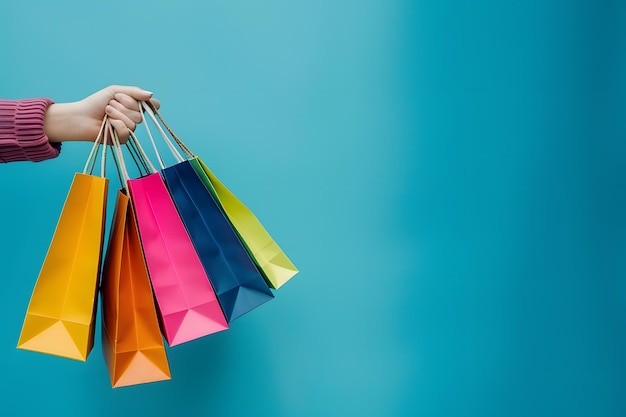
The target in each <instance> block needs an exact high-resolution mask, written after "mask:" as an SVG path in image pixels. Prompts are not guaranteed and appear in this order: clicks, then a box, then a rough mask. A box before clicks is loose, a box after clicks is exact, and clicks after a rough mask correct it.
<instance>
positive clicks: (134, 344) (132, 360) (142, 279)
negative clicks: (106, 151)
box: [101, 148, 171, 388]
mask: <svg viewBox="0 0 626 417" xmlns="http://www.w3.org/2000/svg"><path fill="white" fill-rule="evenodd" d="M117 151H118V152H120V151H121V150H120V149H119V148H117ZM101 292H102V310H103V313H102V351H103V354H104V358H105V362H106V364H107V367H108V369H109V375H110V377H111V385H112V386H113V388H117V387H122V386H127V385H135V384H142V383H146V382H155V381H163V380H168V379H171V374H170V370H169V365H168V361H167V356H166V353H165V345H164V342H163V338H162V337H161V331H160V328H159V321H158V318H157V311H156V307H155V304H154V296H153V294H152V288H151V286H150V278H149V276H148V270H147V268H146V263H145V260H144V256H143V251H142V248H141V242H140V240H139V231H138V229H137V223H136V220H135V214H134V210H133V206H132V204H131V203H130V199H129V198H128V196H127V194H126V191H125V190H120V191H119V192H118V194H117V203H116V207H115V213H114V217H113V226H112V228H111V235H110V238H109V245H108V248H107V253H106V257H105V260H104V271H103V275H102V285H101Z"/></svg>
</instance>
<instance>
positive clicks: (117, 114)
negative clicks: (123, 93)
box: [105, 100, 141, 143]
mask: <svg viewBox="0 0 626 417" xmlns="http://www.w3.org/2000/svg"><path fill="white" fill-rule="evenodd" d="M111 102H112V103H113V104H109V105H108V106H106V109H105V112H106V114H107V115H108V116H109V121H110V122H111V124H112V125H113V127H114V128H115V130H117V133H118V135H119V138H120V142H122V143H124V142H126V140H128V136H129V133H128V131H129V130H135V127H136V126H137V123H138V122H137V123H136V122H134V121H133V119H131V118H130V117H129V116H128V115H127V113H128V112H124V110H122V109H119V107H120V106H121V104H119V102H114V101H113V100H111ZM123 108H124V107H123ZM124 109H125V108H124ZM139 122H141V115H139Z"/></svg>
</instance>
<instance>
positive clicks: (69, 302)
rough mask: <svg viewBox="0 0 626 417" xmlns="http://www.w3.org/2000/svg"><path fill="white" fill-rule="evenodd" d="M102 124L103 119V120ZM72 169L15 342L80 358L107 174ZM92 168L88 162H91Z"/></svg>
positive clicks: (89, 331)
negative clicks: (49, 241) (71, 179)
mask: <svg viewBox="0 0 626 417" xmlns="http://www.w3.org/2000/svg"><path fill="white" fill-rule="evenodd" d="M103 126H104V124H103ZM101 135H102V130H101V133H100V134H99V135H98V138H97V139H96V141H95V142H94V147H93V148H92V151H91V154H90V155H89V158H88V161H87V164H86V165H85V170H84V171H83V173H82V174H81V173H76V174H75V176H74V181H73V182H72V185H71V187H70V191H69V194H68V196H67V199H66V201H65V205H64V206H63V210H62V212H61V216H60V218H59V222H58V223H57V227H56V230H55V232H54V236H53V238H52V242H51V244H50V247H49V249H48V254H47V255H46V258H45V261H44V263H43V266H42V268H41V272H40V273H39V278H38V279H37V283H36V284H35V288H34V290H33V294H32V296H31V299H30V303H29V305H28V310H27V312H26V318H25V319H24V325H23V327H22V333H21V335H20V339H19V342H18V345H17V347H18V348H19V349H25V350H32V351H36V352H41V353H48V354H51V355H57V356H63V357H67V358H71V359H77V360H82V361H85V360H86V359H87V355H89V352H90V351H91V348H92V347H93V342H94V319H95V313H96V305H97V303H96V297H97V286H98V279H99V271H100V262H101V255H102V243H103V242H102V239H103V234H104V219H105V204H106V195H107V186H108V180H107V179H106V178H104V177H103V175H104V161H105V154H106V150H105V149H104V148H103V149H102V174H101V175H102V176H100V177H98V176H93V175H90V174H88V173H87V171H88V167H89V166H90V165H91V162H92V160H94V161H95V158H96V154H97V149H98V146H99V145H100V144H101V141H100V138H101V137H102V138H103V141H106V136H101ZM91 169H93V166H92V168H91Z"/></svg>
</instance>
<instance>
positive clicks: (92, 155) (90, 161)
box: [83, 115, 108, 177]
mask: <svg viewBox="0 0 626 417" xmlns="http://www.w3.org/2000/svg"><path fill="white" fill-rule="evenodd" d="M107 123H108V117H107V116H106V115H105V116H104V119H102V124H101V125H100V129H99V130H98V135H97V136H96V139H95V140H94V141H93V146H92V147H91V151H90V152H89V156H88V157H87V162H86V163H85V168H83V174H86V175H87V170H88V169H89V166H90V165H91V169H89V174H88V175H91V173H92V172H93V168H94V165H95V163H96V158H97V156H98V151H99V150H100V147H99V145H105V146H106V144H107V132H106V129H105V126H106V124H107ZM101 140H102V143H100V141H101ZM105 172H106V148H105V149H104V150H103V151H102V162H101V167H100V176H101V177H104V174H105Z"/></svg>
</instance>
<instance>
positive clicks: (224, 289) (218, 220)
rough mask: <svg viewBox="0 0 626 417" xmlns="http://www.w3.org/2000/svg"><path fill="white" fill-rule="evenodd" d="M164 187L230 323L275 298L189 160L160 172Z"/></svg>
mask: <svg viewBox="0 0 626 417" xmlns="http://www.w3.org/2000/svg"><path fill="white" fill-rule="evenodd" d="M162 173H163V175H164V177H165V184H166V185H167V188H168V190H169V191H170V194H171V196H172V199H173V200H174V204H175V205H176V208H177V209H178V212H179V214H180V216H181V218H182V220H183V223H184V225H185V227H186V229H187V232H188V233H189V236H190V237H191V241H192V242H193V244H194V247H195V248H196V251H197V253H198V256H199V257H200V261H201V262H202V265H203V266H204V269H205V271H206V272H207V274H208V276H209V279H210V280H211V283H212V284H213V288H214V289H215V294H216V295H217V298H218V300H219V302H220V305H221V306H222V310H223V311H224V314H225V315H226V319H227V320H228V321H229V322H230V321H232V320H235V319H236V318H238V317H240V316H241V315H243V314H245V313H247V312H249V311H251V310H252V309H254V308H256V307H258V306H260V305H261V304H263V303H265V302H267V301H269V300H271V299H272V298H274V295H273V294H272V291H271V290H270V289H269V288H268V286H267V284H266V283H265V280H264V279H263V276H262V275H261V273H260V272H259V270H258V269H257V267H256V265H255V264H254V262H253V261H252V259H251V258H250V255H249V254H248V252H247V250H246V248H245V247H244V246H243V245H242V243H241V241H240V240H239V238H238V236H237V234H236V233H235V231H234V230H233V228H232V226H231V225H230V223H229V221H228V219H227V218H226V217H225V215H224V213H223V212H222V210H221V208H220V206H219V205H218V204H217V202H216V201H215V199H214V197H213V196H212V195H211V193H210V192H209V190H208V189H207V188H206V187H205V186H204V184H203V183H202V180H201V179H200V178H199V177H198V175H197V174H196V172H195V171H194V169H193V167H192V166H191V165H190V163H189V162H188V161H183V162H180V163H178V164H176V165H173V166H171V167H168V168H165V169H163V170H162Z"/></svg>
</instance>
